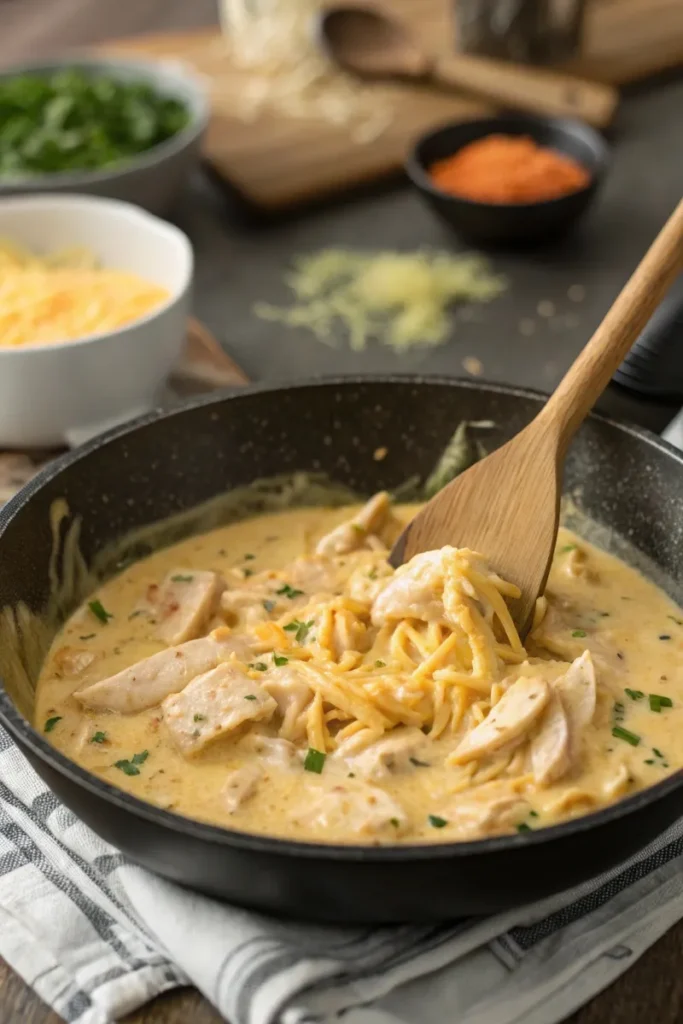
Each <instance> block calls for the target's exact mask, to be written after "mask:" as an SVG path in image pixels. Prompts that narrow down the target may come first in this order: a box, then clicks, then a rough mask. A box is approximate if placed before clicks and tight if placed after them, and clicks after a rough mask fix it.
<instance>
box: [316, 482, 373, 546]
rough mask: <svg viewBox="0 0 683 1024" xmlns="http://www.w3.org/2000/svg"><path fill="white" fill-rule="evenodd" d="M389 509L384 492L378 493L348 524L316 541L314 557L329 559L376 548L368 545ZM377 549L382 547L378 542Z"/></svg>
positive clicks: (342, 524) (336, 528) (338, 527)
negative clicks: (320, 556) (322, 556)
mask: <svg viewBox="0 0 683 1024" xmlns="http://www.w3.org/2000/svg"><path fill="white" fill-rule="evenodd" d="M390 508H391V501H390V499H389V495H388V494H387V493H386V491H380V492H379V494H375V496H374V497H373V498H370V500H369V501H368V502H367V503H366V504H365V505H364V506H363V508H362V509H361V510H360V512H357V513H356V515H355V516H354V517H353V519H350V520H349V522H348V523H341V525H340V526H337V527H335V529H334V530H331V531H330V533H327V534H325V536H324V537H321V538H320V540H319V541H318V543H317V545H316V549H315V553H316V555H324V556H326V557H330V556H333V555H348V554H349V552H351V551H358V550H360V549H361V548H366V547H368V546H370V547H376V546H377V545H373V544H372V543H370V540H371V538H372V537H373V536H375V537H376V535H377V533H378V531H379V530H381V529H382V527H383V526H384V524H385V522H386V520H387V518H388V515H389V510H390ZM379 547H382V544H381V542H380V544H379Z"/></svg>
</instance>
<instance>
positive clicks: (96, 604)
mask: <svg viewBox="0 0 683 1024" xmlns="http://www.w3.org/2000/svg"><path fill="white" fill-rule="evenodd" d="M88 608H89V609H90V611H91V612H92V613H93V615H94V616H95V618H96V619H99V620H100V622H101V623H102V625H104V626H106V625H107V623H108V622H109V620H110V619H113V618H114V616H113V615H112V614H111V612H108V611H107V609H106V608H105V607H104V605H103V604H102V602H101V601H98V600H97V598H95V600H94V601H88Z"/></svg>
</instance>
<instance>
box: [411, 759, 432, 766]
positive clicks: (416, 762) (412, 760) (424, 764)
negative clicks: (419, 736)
mask: <svg viewBox="0 0 683 1024" xmlns="http://www.w3.org/2000/svg"><path fill="white" fill-rule="evenodd" d="M408 760H409V761H410V763H411V764H414V765H415V767H416V768H430V767H431V765H430V763H429V761H419V760H418V759H417V758H416V757H409V758H408Z"/></svg>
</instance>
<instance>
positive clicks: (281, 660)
mask: <svg viewBox="0 0 683 1024" xmlns="http://www.w3.org/2000/svg"><path fill="white" fill-rule="evenodd" d="M288 661H289V658H286V657H285V656H284V654H274V655H273V664H275V665H277V666H278V668H280V667H281V666H282V665H286V664H287V662H288Z"/></svg>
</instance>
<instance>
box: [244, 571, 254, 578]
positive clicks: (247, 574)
mask: <svg viewBox="0 0 683 1024" xmlns="http://www.w3.org/2000/svg"><path fill="white" fill-rule="evenodd" d="M242 573H243V575H244V578H245V580H246V579H249V577H250V576H253V575H254V570H253V569H242Z"/></svg>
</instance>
